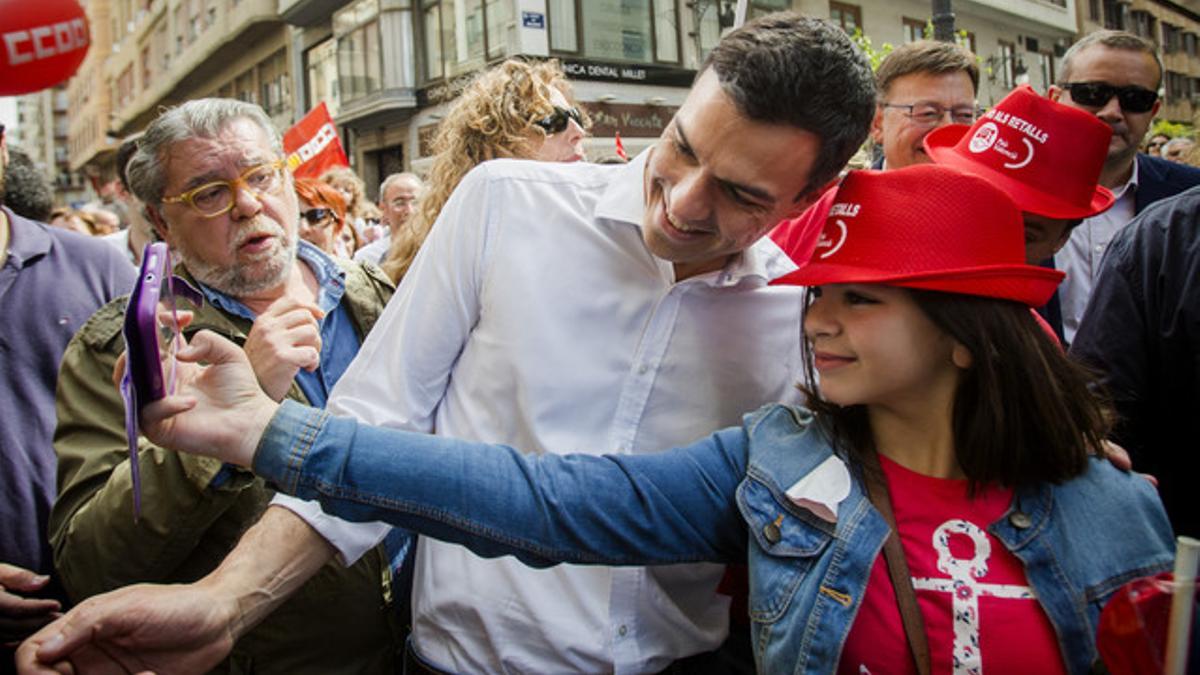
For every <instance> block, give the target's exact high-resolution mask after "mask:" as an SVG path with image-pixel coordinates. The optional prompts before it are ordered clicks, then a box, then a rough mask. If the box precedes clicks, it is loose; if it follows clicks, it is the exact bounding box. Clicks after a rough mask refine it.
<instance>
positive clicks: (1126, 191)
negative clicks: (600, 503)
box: [1046, 30, 1200, 344]
mask: <svg viewBox="0 0 1200 675" xmlns="http://www.w3.org/2000/svg"><path fill="white" fill-rule="evenodd" d="M1162 76H1163V67H1162V61H1161V60H1160V59H1159V57H1158V52H1157V49H1156V47H1155V46H1154V44H1153V43H1151V42H1149V41H1148V40H1145V39H1143V38H1140V37H1138V36H1136V35H1134V34H1132V33H1126V32H1123V31H1112V30H1102V31H1096V32H1094V33H1089V34H1088V35H1086V36H1084V37H1083V38H1082V39H1081V40H1079V41H1078V42H1076V43H1075V44H1074V45H1072V46H1071V48H1070V49H1069V50H1067V53H1066V55H1065V56H1064V57H1063V62H1062V69H1061V71H1060V72H1059V78H1058V84H1056V85H1053V86H1051V87H1050V91H1049V96H1050V98H1051V99H1053V100H1056V101H1059V102H1061V103H1064V104H1066V105H1069V106H1072V107H1075V108H1079V109H1080V110H1084V111H1086V112H1089V113H1092V114H1093V115H1095V116H1096V117H1097V118H1098V119H1099V120H1100V121H1101V122H1104V123H1105V124H1107V125H1108V126H1109V127H1111V128H1112V131H1113V134H1112V140H1110V141H1109V145H1108V157H1107V159H1106V160H1105V163H1104V169H1103V171H1102V172H1101V174H1100V184H1101V185H1103V186H1104V187H1106V188H1108V189H1109V190H1112V192H1113V194H1114V195H1115V196H1116V201H1115V202H1114V203H1113V206H1112V208H1110V209H1109V210H1108V211H1105V212H1104V213H1101V214H1099V215H1097V216H1093V217H1091V218H1088V219H1086V220H1084V221H1083V224H1082V225H1080V226H1079V227H1077V228H1075V230H1074V232H1072V233H1071V238H1070V240H1069V241H1068V242H1067V245H1066V246H1065V247H1063V249H1062V250H1061V251H1059V253H1058V254H1057V255H1056V256H1055V257H1054V266H1055V267H1057V268H1058V269H1061V270H1063V271H1065V272H1066V273H1067V278H1066V279H1065V280H1064V281H1063V283H1062V285H1061V286H1060V287H1059V290H1058V293H1057V294H1056V296H1055V297H1054V299H1052V300H1051V303H1050V305H1049V306H1048V307H1047V308H1046V314H1047V319H1048V320H1049V321H1050V322H1051V324H1054V325H1056V327H1058V326H1061V329H1062V336H1063V338H1064V339H1065V341H1066V342H1067V343H1068V344H1069V343H1070V342H1072V341H1073V340H1074V338H1075V332H1076V331H1077V330H1078V329H1079V323H1080V321H1081V320H1082V318H1083V312H1084V309H1085V308H1086V306H1087V302H1088V297H1089V296H1090V295H1091V293H1092V287H1093V284H1094V282H1095V277H1096V274H1097V272H1098V271H1099V269H1100V259H1101V257H1102V256H1103V255H1104V251H1105V249H1106V248H1107V247H1108V243H1109V242H1110V241H1111V240H1112V238H1113V236H1114V235H1116V233H1117V232H1118V231H1120V230H1121V228H1123V227H1124V226H1125V225H1126V224H1127V223H1128V222H1129V221H1130V220H1132V219H1133V217H1134V216H1135V215H1136V214H1138V213H1141V212H1142V210H1143V209H1145V208H1146V207H1147V206H1149V205H1150V204H1153V203H1154V202H1156V201H1158V200H1160V199H1163V198H1164V197H1170V196H1172V195H1175V194H1178V193H1179V192H1182V191H1183V190H1186V189H1188V188H1189V187H1191V186H1193V185H1197V184H1200V170H1197V169H1194V168H1192V167H1188V166H1183V165H1180V164H1175V163H1173V162H1169V161H1167V160H1164V159H1160V158H1157V157H1150V156H1149V155H1142V154H1138V146H1139V145H1140V144H1141V142H1142V139H1143V138H1144V137H1145V135H1146V131H1147V130H1148V129H1149V128H1150V122H1151V121H1152V120H1153V119H1154V115H1155V114H1156V113H1157V112H1158V109H1159V106H1161V105H1162V102H1161V100H1160V99H1159V96H1158V90H1159V87H1160V86H1161V84H1162Z"/></svg>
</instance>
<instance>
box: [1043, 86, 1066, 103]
mask: <svg viewBox="0 0 1200 675" xmlns="http://www.w3.org/2000/svg"><path fill="white" fill-rule="evenodd" d="M1062 95H1063V88H1062V87H1060V86H1058V85H1057V84H1052V85H1050V88H1049V89H1047V90H1046V98H1048V99H1050V100H1051V101H1054V102H1055V103H1062Z"/></svg>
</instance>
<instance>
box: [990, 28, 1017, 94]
mask: <svg viewBox="0 0 1200 675" xmlns="http://www.w3.org/2000/svg"><path fill="white" fill-rule="evenodd" d="M999 56H1000V59H999V61H1000V62H999V63H998V64H996V69H995V70H996V71H997V72H996V76H997V78H998V79H999V81H1000V86H1002V87H1004V88H1005V89H1011V88H1012V87H1013V85H1014V84H1015V83H1016V81H1017V73H1016V65H1017V64H1016V59H1017V49H1016V45H1014V44H1013V43H1011V42H1005V41H1003V40H1001V41H1000V52H999Z"/></svg>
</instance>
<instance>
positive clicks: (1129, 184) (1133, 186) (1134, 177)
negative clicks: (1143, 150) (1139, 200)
mask: <svg viewBox="0 0 1200 675" xmlns="http://www.w3.org/2000/svg"><path fill="white" fill-rule="evenodd" d="M1137 186H1138V162H1137V158H1134V162H1133V171H1132V172H1130V174H1129V180H1127V181H1125V184H1124V185H1122V186H1121V187H1119V188H1117V189H1115V190H1113V191H1112V193H1113V198H1114V199H1113V201H1116V200H1118V199H1120V198H1121V197H1124V196H1125V193H1127V192H1129V193H1131V194H1132V193H1133V192H1137Z"/></svg>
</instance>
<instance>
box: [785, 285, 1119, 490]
mask: <svg viewBox="0 0 1200 675" xmlns="http://www.w3.org/2000/svg"><path fill="white" fill-rule="evenodd" d="M906 290H908V292H909V293H911V294H912V297H913V299H914V300H915V301H916V303H917V306H918V307H920V309H921V310H922V311H923V312H924V313H925V315H926V316H928V317H929V318H930V320H932V321H933V323H934V324H935V325H936V326H937V327H938V328H939V329H941V330H942V331H943V332H945V333H946V334H947V335H949V336H950V337H952V338H954V339H955V340H957V341H958V342H959V343H960V344H962V345H963V346H964V347H966V348H967V350H968V351H969V352H970V353H971V358H972V362H971V366H970V368H968V369H967V370H966V371H964V373H963V376H962V379H961V381H960V383H959V387H958V391H957V392H955V395H954V410H953V421H952V424H953V431H954V451H955V454H956V455H957V457H958V464H959V466H960V467H961V468H962V470H963V472H964V473H965V474H966V475H967V479H968V480H969V482H970V490H971V491H974V490H976V489H977V488H978V487H980V486H981V485H983V484H987V483H995V484H1000V485H1003V486H1006V487H1022V486H1026V485H1031V484H1035V483H1041V482H1049V483H1061V482H1063V481H1065V480H1068V479H1070V478H1073V477H1075V476H1078V475H1079V474H1081V473H1083V471H1084V470H1085V469H1086V467H1087V458H1088V455H1089V454H1097V455H1101V456H1103V455H1104V448H1103V441H1104V438H1105V437H1106V436H1107V435H1108V431H1109V428H1110V426H1111V420H1112V413H1111V408H1110V406H1109V403H1108V401H1107V400H1106V399H1105V397H1104V396H1103V395H1102V394H1101V393H1100V392H1101V390H1100V388H1099V385H1098V384H1097V383H1096V379H1095V377H1094V376H1093V375H1092V374H1091V373H1090V372H1089V371H1087V370H1086V369H1084V368H1083V367H1082V366H1080V365H1079V364H1077V363H1075V362H1074V361H1072V360H1070V359H1069V358H1067V355H1066V354H1065V353H1064V352H1063V350H1062V347H1060V346H1059V345H1058V344H1057V343H1056V342H1055V341H1053V340H1052V339H1051V337H1050V336H1049V335H1048V334H1047V333H1046V332H1045V331H1044V330H1043V329H1042V327H1041V326H1039V325H1038V323H1037V321H1036V320H1035V319H1034V317H1033V315H1032V313H1031V312H1030V310H1029V308H1028V307H1026V306H1025V305H1022V304H1020V303H1017V302H1012V301H1008V300H997V299H993V298H984V297H977V296H969V295H961V294H957V293H942V292H938V291H924V290H915V289H906ZM803 342H804V346H803V349H804V357H805V358H804V362H805V374H806V376H807V382H806V384H805V385H804V386H802V389H803V390H804V391H805V393H806V394H807V395H808V398H809V404H808V405H809V407H810V408H811V409H812V410H813V411H814V412H815V413H816V414H817V419H818V421H819V423H820V424H821V425H822V427H823V428H824V429H825V431H826V432H827V433H828V434H829V435H830V437H831V438H832V440H833V442H834V444H835V446H836V447H837V448H839V450H841V451H843V452H845V453H848V454H850V455H852V456H853V455H856V454H859V455H861V453H864V452H873V451H874V441H873V439H872V436H871V430H870V424H869V422H868V420H867V414H866V408H865V406H862V405H853V406H846V407H842V406H838V405H835V404H833V403H830V402H828V401H825V400H824V399H822V398H821V397H820V395H819V393H817V392H816V391H815V388H814V386H813V384H814V383H815V382H816V381H817V380H816V379H815V374H814V372H813V367H812V358H811V357H812V354H811V351H812V348H811V345H809V344H808V341H807V340H805V341H803Z"/></svg>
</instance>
